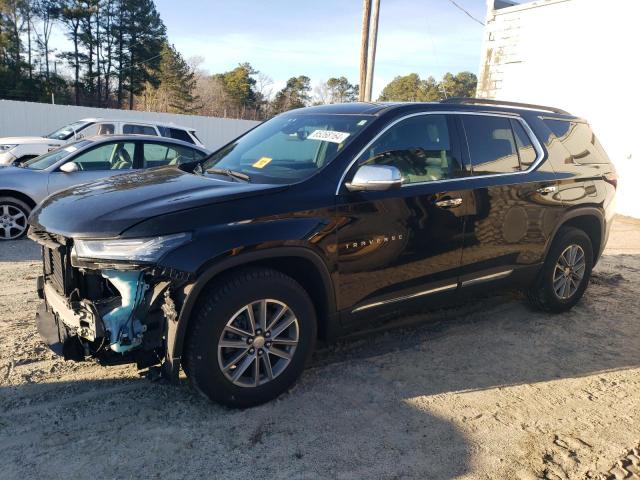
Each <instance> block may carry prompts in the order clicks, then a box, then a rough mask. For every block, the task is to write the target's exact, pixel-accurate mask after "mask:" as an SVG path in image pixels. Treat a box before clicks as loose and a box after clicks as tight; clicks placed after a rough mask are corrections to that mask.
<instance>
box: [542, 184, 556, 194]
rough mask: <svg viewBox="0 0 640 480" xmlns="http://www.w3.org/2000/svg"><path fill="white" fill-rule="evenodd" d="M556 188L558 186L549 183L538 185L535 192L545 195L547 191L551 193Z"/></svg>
mask: <svg viewBox="0 0 640 480" xmlns="http://www.w3.org/2000/svg"><path fill="white" fill-rule="evenodd" d="M556 190H558V187H556V186H555V185H549V186H547V187H540V188H538V190H537V192H538V193H541V194H543V195H546V194H547V193H553V192H555V191H556Z"/></svg>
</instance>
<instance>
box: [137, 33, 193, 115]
mask: <svg viewBox="0 0 640 480" xmlns="http://www.w3.org/2000/svg"><path fill="white" fill-rule="evenodd" d="M158 81H159V85H158V86H157V87H154V86H153V85H152V84H151V83H147V84H146V86H145V90H144V92H143V93H142V95H141V98H142V106H143V107H144V109H145V110H151V111H154V112H167V113H191V112H193V111H194V110H196V109H197V108H199V105H198V104H197V103H196V102H197V98H195V97H194V94H193V92H194V90H195V87H196V78H195V73H194V72H193V71H192V69H191V68H190V67H189V65H188V64H187V62H186V61H185V60H184V59H183V58H182V55H180V54H179V53H178V52H177V50H176V49H175V47H173V46H172V45H169V44H168V43H165V44H164V45H163V46H162V51H161V54H160V66H159V69H158Z"/></svg>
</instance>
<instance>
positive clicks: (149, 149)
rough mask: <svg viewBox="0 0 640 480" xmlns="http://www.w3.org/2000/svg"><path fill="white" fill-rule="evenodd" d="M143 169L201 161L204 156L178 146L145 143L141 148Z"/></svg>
mask: <svg viewBox="0 0 640 480" xmlns="http://www.w3.org/2000/svg"><path fill="white" fill-rule="evenodd" d="M142 155H143V166H144V168H151V167H160V166H163V165H180V164H183V163H188V162H194V161H196V160H201V159H202V158H203V157H204V155H203V154H201V153H200V152H198V151H196V150H192V149H190V148H186V147H181V146H179V145H160V144H157V143H145V144H144V147H143V154H142Z"/></svg>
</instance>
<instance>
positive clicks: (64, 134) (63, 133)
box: [47, 120, 94, 140]
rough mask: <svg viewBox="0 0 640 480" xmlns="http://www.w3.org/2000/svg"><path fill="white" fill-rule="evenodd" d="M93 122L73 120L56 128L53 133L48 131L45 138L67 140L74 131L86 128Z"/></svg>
mask: <svg viewBox="0 0 640 480" xmlns="http://www.w3.org/2000/svg"><path fill="white" fill-rule="evenodd" d="M93 123H94V122H87V121H82V120H81V121H79V122H73V123H70V124H69V125H65V126H64V127H62V128H60V129H58V130H56V131H55V132H53V133H50V134H49V135H47V138H51V139H53V140H69V139H70V138H71V137H73V134H74V132H75V133H77V132H79V131H80V130H82V129H83V128H86V127H88V126H89V125H93Z"/></svg>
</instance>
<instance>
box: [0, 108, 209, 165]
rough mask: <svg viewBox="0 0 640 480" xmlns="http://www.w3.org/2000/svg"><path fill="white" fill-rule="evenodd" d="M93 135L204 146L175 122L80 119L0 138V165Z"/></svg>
mask: <svg viewBox="0 0 640 480" xmlns="http://www.w3.org/2000/svg"><path fill="white" fill-rule="evenodd" d="M96 135H151V136H159V137H167V138H174V139H176V140H182V141H183V142H187V143H191V144H194V145H197V146H199V147H204V145H203V144H202V142H201V141H200V139H199V138H198V136H197V135H196V131H195V129H193V128H190V127H184V126H180V125H176V124H174V123H167V122H156V121H145V120H136V119H128V120H117V119H107V118H83V119H82V120H78V121H77V122H73V123H70V124H68V125H65V126H64V127H62V128H59V129H58V130H56V131H55V132H52V133H50V134H49V135H47V136H44V137H37V136H27V137H3V138H0V165H10V164H12V163H16V162H17V163H23V162H26V161H28V160H31V159H32V158H35V157H37V156H39V155H42V154H45V153H47V152H48V151H50V150H53V149H55V148H58V147H59V146H62V145H65V144H68V143H70V142H73V141H75V140H81V139H83V138H89V137H95V136H96Z"/></svg>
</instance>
